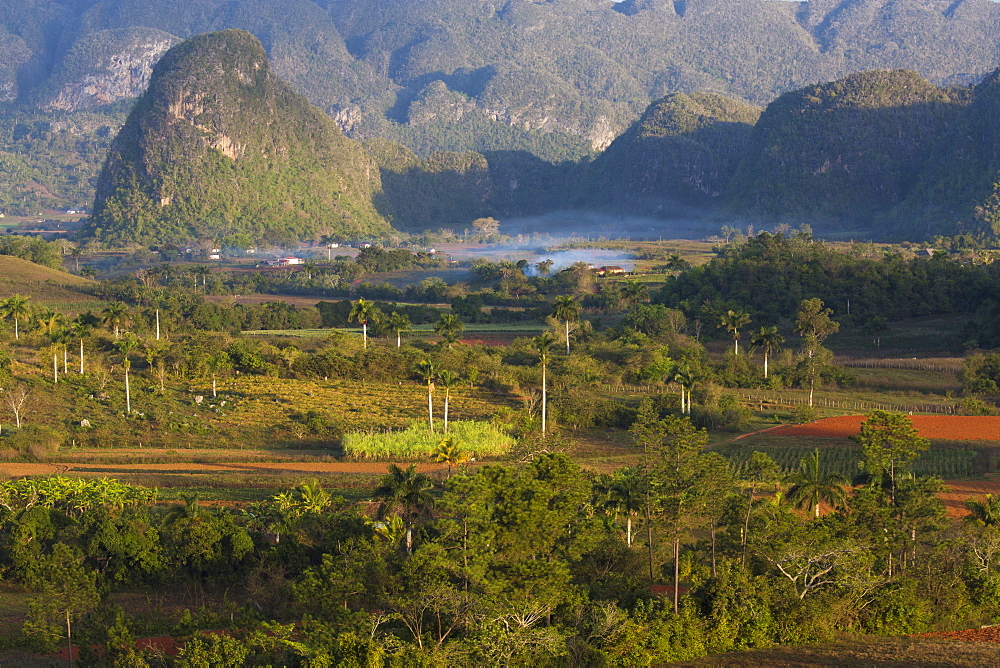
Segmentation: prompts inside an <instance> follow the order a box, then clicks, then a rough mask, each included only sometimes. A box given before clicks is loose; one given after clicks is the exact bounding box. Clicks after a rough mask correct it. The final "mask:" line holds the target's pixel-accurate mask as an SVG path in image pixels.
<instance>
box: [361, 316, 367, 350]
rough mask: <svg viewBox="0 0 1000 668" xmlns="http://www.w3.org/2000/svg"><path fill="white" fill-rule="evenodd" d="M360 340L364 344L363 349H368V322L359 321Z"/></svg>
mask: <svg viewBox="0 0 1000 668" xmlns="http://www.w3.org/2000/svg"><path fill="white" fill-rule="evenodd" d="M361 340H362V342H363V344H364V348H365V350H367V349H368V323H367V322H363V323H361Z"/></svg>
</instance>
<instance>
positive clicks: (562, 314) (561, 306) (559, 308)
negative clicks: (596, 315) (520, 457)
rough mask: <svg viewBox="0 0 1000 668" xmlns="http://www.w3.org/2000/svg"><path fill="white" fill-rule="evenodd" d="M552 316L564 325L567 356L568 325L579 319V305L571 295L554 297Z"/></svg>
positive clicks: (567, 352)
mask: <svg viewBox="0 0 1000 668" xmlns="http://www.w3.org/2000/svg"><path fill="white" fill-rule="evenodd" d="M552 315H554V316H555V317H556V319H557V320H562V321H563V323H564V324H565V325H566V354H567V355H569V323H571V322H576V319H577V318H579V317H580V303H579V302H577V301H576V299H575V298H574V297H573V295H559V296H558V297H556V301H555V308H554V309H553V311H552ZM543 431H544V430H543Z"/></svg>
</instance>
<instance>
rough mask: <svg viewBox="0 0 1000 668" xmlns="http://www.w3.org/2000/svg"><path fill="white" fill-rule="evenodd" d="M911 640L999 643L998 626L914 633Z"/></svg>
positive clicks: (999, 629)
mask: <svg viewBox="0 0 1000 668" xmlns="http://www.w3.org/2000/svg"><path fill="white" fill-rule="evenodd" d="M910 637H911V638H940V639H944V640H964V641H965V642H992V643H1000V626H988V627H986V628H983V629H965V630H963V631H939V632H937V633H915V634H913V635H912V636H910Z"/></svg>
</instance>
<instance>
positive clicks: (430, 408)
mask: <svg viewBox="0 0 1000 668" xmlns="http://www.w3.org/2000/svg"><path fill="white" fill-rule="evenodd" d="M433 392H434V390H432V389H431V384H430V383H427V422H428V423H429V424H430V427H431V433H432V434H433V433H434V400H433V399H432V398H431V397H432V396H433Z"/></svg>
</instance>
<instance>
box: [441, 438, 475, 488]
mask: <svg viewBox="0 0 1000 668" xmlns="http://www.w3.org/2000/svg"><path fill="white" fill-rule="evenodd" d="M434 461H436V462H437V463H439V464H447V465H448V479H449V480H450V479H451V467H452V466H457V465H459V464H464V463H465V462H467V461H469V455H468V454H467V453H466V452H465V450H463V449H462V444H461V443H459V442H458V441H456V440H455V439H453V438H451V437H450V436H449V437H448V438H442V439H441V440H440V441H439V442H438V444H437V449H435V450H434Z"/></svg>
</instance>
